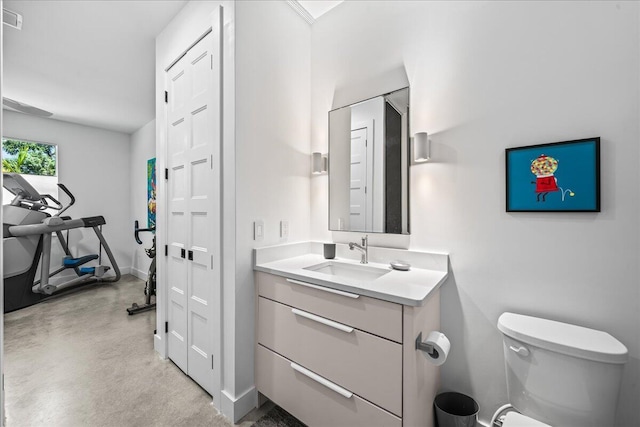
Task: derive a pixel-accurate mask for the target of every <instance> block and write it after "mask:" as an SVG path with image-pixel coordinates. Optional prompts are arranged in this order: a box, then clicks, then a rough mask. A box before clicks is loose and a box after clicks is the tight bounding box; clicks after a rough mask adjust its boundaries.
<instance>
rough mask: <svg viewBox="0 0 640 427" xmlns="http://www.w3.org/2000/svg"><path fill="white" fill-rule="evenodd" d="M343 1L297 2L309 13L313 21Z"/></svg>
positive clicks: (317, 0)
mask: <svg viewBox="0 0 640 427" xmlns="http://www.w3.org/2000/svg"><path fill="white" fill-rule="evenodd" d="M343 1H344V0H339V1H329V0H298V3H299V4H300V6H302V7H303V8H305V9H306V11H307V12H309V14H310V15H311V16H312V17H313V19H318V18H320V17H321V16H322V15H324V14H325V13H327V12H328V11H330V10H331V9H333V8H334V7H336V6H337V5H339V4H340V3H342V2H343Z"/></svg>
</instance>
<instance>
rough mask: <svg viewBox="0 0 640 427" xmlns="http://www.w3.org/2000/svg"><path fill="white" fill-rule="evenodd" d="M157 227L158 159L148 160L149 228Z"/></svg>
mask: <svg viewBox="0 0 640 427" xmlns="http://www.w3.org/2000/svg"><path fill="white" fill-rule="evenodd" d="M155 226H156V159H155V157H154V158H153V159H149V160H147V228H151V227H155Z"/></svg>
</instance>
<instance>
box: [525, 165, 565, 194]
mask: <svg viewBox="0 0 640 427" xmlns="http://www.w3.org/2000/svg"><path fill="white" fill-rule="evenodd" d="M557 169H558V160H556V159H554V158H553V157H550V156H547V155H545V154H541V155H540V156H538V157H537V158H536V159H535V160H533V161H532V162H531V173H532V174H534V175H535V176H536V180H535V182H532V184H535V185H536V194H537V196H536V200H537V201H538V202H539V201H540V200H542V201H543V202H545V201H546V197H547V194H549V193H551V192H554V191H560V189H559V188H558V180H557V178H556V177H555V176H554V175H553V174H554V172H555V171H556V170H557ZM563 196H564V195H563ZM563 199H564V197H563Z"/></svg>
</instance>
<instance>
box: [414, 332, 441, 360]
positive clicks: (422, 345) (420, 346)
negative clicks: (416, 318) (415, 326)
mask: <svg viewBox="0 0 640 427" xmlns="http://www.w3.org/2000/svg"><path fill="white" fill-rule="evenodd" d="M416 350H420V351H424V352H425V353H427V354H428V355H429V356H431V357H433V358H438V357H439V356H440V353H438V350H436V349H435V348H434V347H433V346H432V345H431V344H427V343H426V342H422V332H420V333H419V334H418V336H417V337H416Z"/></svg>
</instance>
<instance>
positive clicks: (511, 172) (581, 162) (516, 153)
mask: <svg viewBox="0 0 640 427" xmlns="http://www.w3.org/2000/svg"><path fill="white" fill-rule="evenodd" d="M505 178H506V181H505V183H506V211H507V212H600V211H601V204H600V137H594V138H585V139H576V140H571V141H562V142H553V143H548V144H537V145H527V146H522V147H512V148H507V149H505Z"/></svg>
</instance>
